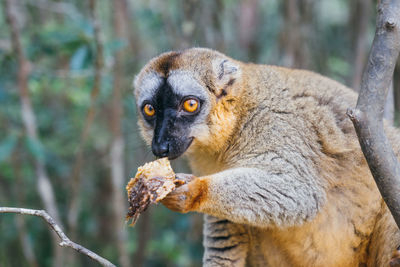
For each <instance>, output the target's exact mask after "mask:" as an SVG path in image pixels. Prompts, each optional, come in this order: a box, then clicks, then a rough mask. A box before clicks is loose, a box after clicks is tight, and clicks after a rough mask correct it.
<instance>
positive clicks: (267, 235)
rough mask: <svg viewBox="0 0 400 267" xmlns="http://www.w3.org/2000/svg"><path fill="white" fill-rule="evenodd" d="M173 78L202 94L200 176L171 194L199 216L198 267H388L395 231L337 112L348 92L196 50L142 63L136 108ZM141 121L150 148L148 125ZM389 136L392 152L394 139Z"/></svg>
mask: <svg viewBox="0 0 400 267" xmlns="http://www.w3.org/2000/svg"><path fill="white" fill-rule="evenodd" d="M173 73H182V74H184V75H183V76H181V77H182V82H181V83H180V81H179V76H175V78H174V82H173V83H174V84H175V88H177V87H179V84H187V86H184V88H182V89H181V90H183V91H185V94H186V93H190V92H191V89H190V88H196V89H194V91H196V90H199V88H201V90H202V92H203V93H204V94H205V95H206V96H207V97H206V99H207V103H206V104H205V106H204V111H206V112H203V113H202V114H201V115H200V117H199V119H198V120H197V122H196V123H194V124H193V125H192V126H191V135H192V136H193V137H194V138H195V139H194V141H193V143H192V145H191V146H190V147H189V149H188V151H187V152H186V153H185V154H186V155H187V157H188V159H189V162H190V164H191V167H192V170H193V173H194V174H195V175H196V176H199V178H197V179H195V180H193V181H192V182H190V183H189V184H188V186H187V188H188V190H189V192H187V196H195V197H193V198H183V197H181V198H177V199H176V201H177V203H176V205H177V207H178V206H179V205H181V206H184V207H185V208H184V209H181V211H182V212H187V211H196V212H202V213H205V214H206V217H205V225H204V240H203V244H204V246H205V255H204V258H203V264H204V265H205V266H244V265H245V264H246V263H247V264H248V265H250V266H363V265H364V266H388V262H389V258H390V256H391V254H392V252H393V251H394V250H395V248H396V247H397V246H399V245H400V235H399V232H398V230H397V228H396V226H395V224H394V221H393V218H392V217H391V215H390V214H389V213H388V211H387V208H386V205H385V204H384V202H383V201H382V198H381V196H380V194H379V192H378V190H377V188H376V185H375V183H374V181H373V178H372V177H371V174H370V171H369V169H368V166H367V164H366V162H365V160H364V157H363V155H362V153H361V150H360V148H359V144H358V140H357V137H356V135H355V132H354V130H353V126H352V124H351V122H350V120H349V119H348V118H347V116H346V114H345V112H346V109H347V108H348V107H353V106H355V102H356V99H357V96H356V94H355V93H354V92H352V91H351V90H350V89H348V88H346V87H345V86H343V85H341V84H339V83H337V82H335V81H333V80H330V79H328V78H325V77H322V76H320V75H318V74H315V73H312V72H309V71H302V70H292V69H287V68H281V67H275V66H266V65H255V64H246V63H243V62H239V61H236V60H233V59H231V58H229V57H227V56H225V55H223V54H221V53H219V52H216V51H212V50H208V49H199V48H194V49H189V50H185V51H182V52H170V53H165V54H162V55H160V56H159V57H156V58H154V59H152V60H151V61H150V62H149V63H148V64H147V65H146V66H145V67H144V68H143V70H142V71H141V72H140V73H139V75H138V76H137V78H136V82H135V95H136V99H137V100H138V105H139V103H140V101H141V99H143V95H146V94H147V95H149V94H152V92H154V91H153V90H155V89H154V88H155V86H157V83H158V81H159V79H160V77H165V78H168V77H169V75H172V74H173ZM189 81H192V84H191V83H190V82H189ZM191 86H192V87H191ZM139 126H140V127H141V129H142V134H143V136H144V138H145V140H146V141H147V142H149V143H150V142H151V138H152V129H151V127H149V126H148V125H146V123H145V122H144V121H143V118H141V119H139ZM386 130H387V133H388V136H389V139H390V140H391V142H392V144H393V147H394V149H395V151H396V153H397V154H399V150H400V138H399V132H398V131H397V130H395V129H394V128H391V127H389V126H388V127H386ZM188 199H192V200H190V201H192V202H190V203H186V202H185V201H189V200H188ZM180 202H182V203H183V202H185V203H184V204H185V205H183V204H182V203H180ZM171 203H172V202H171ZM172 204H173V203H172ZM172 204H171V205H172Z"/></svg>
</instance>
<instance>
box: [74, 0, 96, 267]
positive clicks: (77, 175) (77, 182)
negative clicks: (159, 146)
mask: <svg viewBox="0 0 400 267" xmlns="http://www.w3.org/2000/svg"><path fill="white" fill-rule="evenodd" d="M89 13H90V19H91V23H92V25H93V39H94V45H95V49H96V56H95V63H94V79H93V87H92V91H91V93H90V106H89V109H88V111H87V114H86V119H85V122H84V126H83V130H82V132H81V136H80V142H79V147H78V148H77V152H76V156H75V161H74V164H73V167H72V175H71V176H72V177H71V195H70V205H69V209H68V226H69V232H70V236H71V239H72V240H78V234H77V231H78V217H79V213H80V210H81V205H80V204H81V203H80V201H81V194H82V190H81V188H82V176H81V172H82V166H83V165H84V156H83V155H84V151H85V145H86V142H87V139H88V137H89V131H90V128H91V126H92V124H93V121H94V118H95V114H96V110H95V107H96V100H97V97H98V95H99V93H100V88H101V78H102V70H103V40H102V30H101V26H100V21H99V20H98V19H97V14H96V13H97V11H96V0H90V1H89ZM68 263H69V264H70V265H71V266H73V265H76V253H75V252H74V251H71V252H70V253H69V255H68Z"/></svg>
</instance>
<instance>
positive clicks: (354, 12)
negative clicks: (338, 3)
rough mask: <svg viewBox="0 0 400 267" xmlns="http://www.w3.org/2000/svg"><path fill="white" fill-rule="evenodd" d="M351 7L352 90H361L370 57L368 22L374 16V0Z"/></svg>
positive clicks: (353, 3)
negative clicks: (362, 79)
mask: <svg viewBox="0 0 400 267" xmlns="http://www.w3.org/2000/svg"><path fill="white" fill-rule="evenodd" d="M350 5H351V25H353V33H352V37H353V47H354V48H353V51H355V53H354V59H353V76H352V78H351V88H353V89H354V90H355V91H357V92H358V91H359V90H360V85H361V76H362V72H363V68H364V66H365V61H366V60H367V57H368V42H367V37H368V25H369V23H368V20H369V18H370V17H371V15H372V0H355V1H351V2H350Z"/></svg>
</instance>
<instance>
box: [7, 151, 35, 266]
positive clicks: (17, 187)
mask: <svg viewBox="0 0 400 267" xmlns="http://www.w3.org/2000/svg"><path fill="white" fill-rule="evenodd" d="M19 154H20V152H19V150H18V149H17V150H16V152H14V153H13V155H12V159H11V161H12V167H13V170H14V178H15V184H14V187H13V188H14V190H13V191H14V196H15V198H16V200H17V206H18V207H22V206H24V205H25V196H26V186H24V182H23V178H22V175H21V161H20V159H19V156H18V155H19ZM15 224H16V226H17V229H18V238H19V241H20V243H21V247H22V252H23V254H24V256H25V259H26V261H27V262H28V263H29V266H32V267H37V266H39V265H38V262H37V260H36V257H35V253H34V251H33V247H32V243H31V241H30V239H29V236H28V233H27V231H26V224H25V218H24V217H23V216H15Z"/></svg>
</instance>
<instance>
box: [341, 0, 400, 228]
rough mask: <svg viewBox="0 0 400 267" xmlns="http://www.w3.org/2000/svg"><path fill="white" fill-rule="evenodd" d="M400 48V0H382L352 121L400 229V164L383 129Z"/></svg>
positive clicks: (371, 168) (352, 113) (376, 179)
mask: <svg viewBox="0 0 400 267" xmlns="http://www.w3.org/2000/svg"><path fill="white" fill-rule="evenodd" d="M399 51H400V1H399V0H382V1H381V3H380V4H379V6H378V16H377V22H376V32H375V38H374V41H373V43H372V48H371V52H370V55H369V58H368V63H367V66H366V69H365V71H364V74H363V77H362V82H361V91H360V95H359V97H358V101H357V106H356V108H355V109H348V111H347V115H348V116H349V117H350V119H351V120H352V121H353V124H354V127H355V129H356V132H357V135H358V139H359V141H360V145H361V149H362V151H363V153H364V156H365V158H366V160H367V162H368V165H369V168H370V170H371V173H372V175H373V177H374V179H375V182H376V184H377V186H378V188H379V191H380V192H381V195H382V197H383V199H384V200H385V202H386V204H387V206H388V207H389V209H390V211H391V213H392V215H393V217H394V219H395V221H396V223H397V226H399V228H400V164H399V162H398V160H397V157H396V155H395V153H394V152H393V149H392V146H391V144H390V142H389V140H388V138H387V137H386V135H385V132H384V128H383V111H384V106H385V99H386V96H387V93H388V90H389V87H390V83H391V81H392V76H393V71H394V67H395V65H396V60H397V57H398V55H399Z"/></svg>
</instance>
